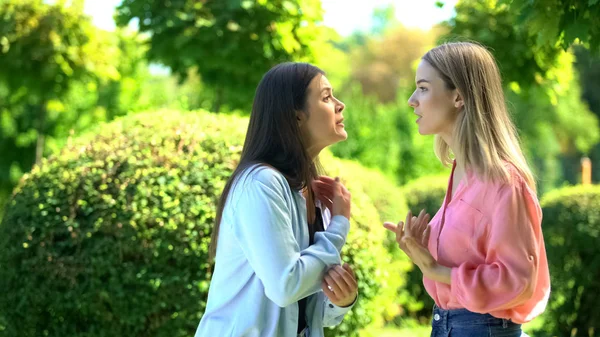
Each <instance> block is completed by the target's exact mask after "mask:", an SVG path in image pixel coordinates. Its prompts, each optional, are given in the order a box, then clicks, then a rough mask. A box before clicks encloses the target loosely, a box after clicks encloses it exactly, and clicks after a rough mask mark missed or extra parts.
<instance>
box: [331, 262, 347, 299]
mask: <svg viewBox="0 0 600 337" xmlns="http://www.w3.org/2000/svg"><path fill="white" fill-rule="evenodd" d="M338 268H340V269H341V271H340V270H339V269H338ZM342 273H344V274H345V273H346V271H345V270H344V269H343V268H342V267H340V266H335V267H333V268H331V269H329V273H328V274H329V276H331V278H332V279H333V281H334V282H335V284H336V285H337V286H338V288H339V289H340V290H341V294H342V295H341V296H339V297H346V296H348V295H349V294H350V285H349V284H348V282H346V279H345V278H344V276H343V275H342ZM338 295H340V294H338Z"/></svg>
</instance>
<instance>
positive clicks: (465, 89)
mask: <svg viewBox="0 0 600 337" xmlns="http://www.w3.org/2000/svg"><path fill="white" fill-rule="evenodd" d="M423 60H425V61H427V63H429V64H430V65H431V66H432V67H434V68H435V69H436V70H437V71H438V73H439V74H440V76H441V77H442V79H443V80H444V82H445V83H446V86H447V88H448V89H451V90H453V89H457V90H458V94H459V95H460V96H461V97H462V99H463V102H464V107H463V109H464V111H463V113H461V114H459V115H458V117H457V119H456V124H455V129H454V136H453V137H454V139H453V142H454V144H459V145H458V146H455V149H454V152H455V153H454V156H456V158H460V160H459V161H457V162H458V163H461V165H463V166H466V167H469V168H472V169H473V170H474V171H475V173H476V174H477V175H479V176H480V177H482V178H483V179H486V180H493V181H502V182H508V181H509V180H510V172H509V171H508V170H509V169H508V168H507V167H506V165H505V163H506V162H509V163H511V164H512V165H513V166H514V167H515V168H516V169H517V171H518V172H519V173H520V175H521V176H522V178H523V179H524V180H525V182H526V183H527V184H528V185H529V187H530V188H532V189H533V190H535V189H536V187H535V179H534V177H533V174H532V173H531V169H530V168H529V165H528V164H527V160H526V159H525V156H523V152H522V151H521V147H520V144H519V139H518V136H517V130H516V128H515V126H514V124H513V122H512V121H511V119H510V116H509V114H508V110H507V108H506V101H505V97H504V92H503V91H502V80H501V77H500V71H499V70H498V66H497V64H496V61H495V60H494V57H493V56H492V54H491V53H490V52H489V51H488V50H487V49H485V48H484V47H482V46H480V45H478V44H475V43H470V42H452V43H445V44H442V45H440V46H438V47H435V48H433V49H431V50H430V51H428V52H427V53H426V54H425V55H424V56H423ZM435 153H436V155H437V157H438V158H439V159H440V161H441V162H442V163H443V164H444V165H450V164H451V163H452V159H451V150H450V147H449V145H448V144H447V143H446V142H445V141H444V140H443V139H442V137H439V136H436V139H435Z"/></svg>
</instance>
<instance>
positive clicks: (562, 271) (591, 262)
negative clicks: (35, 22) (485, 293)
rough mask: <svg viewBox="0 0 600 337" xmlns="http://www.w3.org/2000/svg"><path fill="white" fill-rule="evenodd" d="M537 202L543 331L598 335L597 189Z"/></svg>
mask: <svg viewBox="0 0 600 337" xmlns="http://www.w3.org/2000/svg"><path fill="white" fill-rule="evenodd" d="M541 203H542V208H543V214H544V217H543V222H542V228H543V231H544V239H545V243H546V251H547V254H548V262H549V267H550V277H551V288H552V292H551V295H550V302H549V305H548V309H547V310H546V313H545V314H544V325H543V327H542V329H543V331H544V332H546V333H548V334H552V335H558V336H598V335H599V334H600V311H598V310H596V309H597V308H598V294H600V185H595V186H587V187H583V186H575V187H566V188H562V189H559V190H554V191H551V192H549V193H548V194H546V195H545V196H544V197H543V199H542V202H541ZM572 333H573V334H572Z"/></svg>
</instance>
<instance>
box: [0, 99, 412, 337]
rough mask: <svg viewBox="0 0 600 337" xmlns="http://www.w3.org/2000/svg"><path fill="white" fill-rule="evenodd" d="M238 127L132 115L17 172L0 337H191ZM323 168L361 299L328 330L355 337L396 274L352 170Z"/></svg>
mask: <svg viewBox="0 0 600 337" xmlns="http://www.w3.org/2000/svg"><path fill="white" fill-rule="evenodd" d="M246 125H247V119H244V118H238V117H233V116H229V117H228V116H223V115H212V114H209V113H206V112H197V113H188V114H182V113H177V112H172V111H160V112H157V113H147V114H138V115H133V116H129V117H126V118H122V119H119V120H117V121H114V122H112V123H110V124H106V125H103V126H100V127H99V128H98V129H97V130H96V131H95V132H93V133H90V134H88V135H85V136H83V137H80V138H78V139H75V140H71V141H69V144H68V145H67V147H66V148H64V149H63V150H62V151H61V152H60V153H59V154H57V155H56V156H54V157H52V158H51V159H49V160H46V161H44V162H43V164H42V165H41V166H40V167H36V168H35V169H34V170H33V171H32V172H31V173H29V174H27V175H26V176H25V177H24V179H23V180H22V181H21V183H20V184H19V186H18V187H17V188H16V189H15V192H14V195H13V198H12V199H11V201H10V205H9V207H8V208H7V210H6V214H5V217H4V219H3V221H2V223H1V224H0V289H2V290H3V296H0V317H4V322H5V323H6V327H5V328H4V331H0V335H2V334H4V335H6V336H17V335H18V336H24V337H27V336H69V337H76V336H86V337H100V336H125V335H126V336H156V337H160V336H169V337H171V336H191V335H193V333H194V331H195V329H196V327H197V324H198V322H199V320H200V317H201V315H202V312H203V310H204V308H205V305H206V303H205V301H206V295H207V290H208V285H209V280H210V266H209V265H208V263H207V249H208V243H209V238H210V232H211V228H212V224H213V220H214V216H215V204H216V201H217V197H218V195H219V194H220V192H221V189H222V187H223V185H224V183H225V181H226V179H227V177H228V176H229V175H230V174H231V171H232V169H233V168H234V167H235V165H236V159H237V158H238V156H239V153H240V150H241V144H242V142H243V134H244V132H245V129H246ZM329 160H330V161H329V162H328V168H329V170H330V172H333V173H335V174H338V173H337V172H339V173H340V175H342V176H343V177H344V179H345V181H346V182H347V185H348V187H349V188H350V189H351V191H352V193H353V201H354V202H353V216H352V225H351V226H352V229H351V234H350V237H349V241H348V244H347V245H346V247H345V248H344V251H343V256H344V260H346V261H348V262H350V263H352V264H353V265H354V266H355V268H356V272H357V275H358V278H359V287H360V292H361V295H360V296H361V297H360V301H359V302H358V305H357V306H356V307H355V308H354V309H353V310H352V312H351V313H350V314H349V315H348V316H347V317H346V319H345V320H344V322H343V324H342V325H340V326H339V327H337V328H336V329H333V330H327V336H330V337H331V336H357V334H358V331H359V330H360V329H361V328H363V327H365V326H366V325H368V324H375V323H377V321H378V320H379V317H380V315H381V314H382V312H383V311H384V309H383V308H389V307H390V306H393V304H394V303H397V302H398V300H397V298H396V297H395V293H391V294H390V293H389V291H387V289H389V288H390V287H392V288H393V287H395V286H397V285H396V284H397V282H398V281H397V280H398V279H403V278H404V277H403V276H402V275H397V274H396V275H391V272H394V273H397V271H398V270H399V268H396V265H395V262H393V260H392V258H391V256H390V255H389V254H388V253H387V252H386V251H385V249H383V247H382V244H381V243H382V242H383V241H384V238H385V234H384V230H383V228H381V226H380V224H381V222H382V221H381V219H380V217H379V215H378V213H377V210H376V209H375V207H374V206H373V202H372V200H371V199H370V198H369V196H367V195H366V194H365V193H364V192H363V190H364V189H365V188H363V186H365V185H364V184H361V182H360V181H361V179H360V178H361V177H362V176H363V175H364V174H365V172H364V171H361V169H360V167H359V166H358V165H356V166H354V165H352V166H353V167H352V169H351V170H347V169H346V166H348V165H351V163H349V162H342V161H339V160H336V159H333V158H330V159H329ZM374 224H377V225H376V226H374ZM0 325H2V322H0Z"/></svg>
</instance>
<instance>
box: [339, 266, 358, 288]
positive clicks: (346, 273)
mask: <svg viewBox="0 0 600 337" xmlns="http://www.w3.org/2000/svg"><path fill="white" fill-rule="evenodd" d="M336 270H337V271H338V273H339V274H340V275H342V277H343V278H344V281H345V282H346V284H347V285H348V288H349V290H350V292H353V291H355V290H356V289H357V288H358V283H357V282H356V278H355V277H354V273H353V272H352V268H350V266H349V265H348V264H347V263H345V264H344V266H336Z"/></svg>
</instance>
